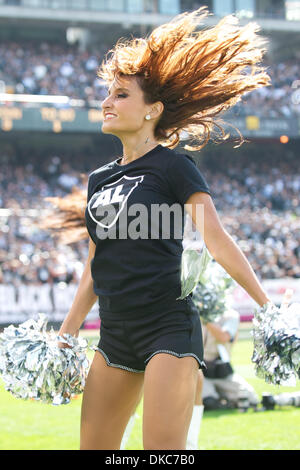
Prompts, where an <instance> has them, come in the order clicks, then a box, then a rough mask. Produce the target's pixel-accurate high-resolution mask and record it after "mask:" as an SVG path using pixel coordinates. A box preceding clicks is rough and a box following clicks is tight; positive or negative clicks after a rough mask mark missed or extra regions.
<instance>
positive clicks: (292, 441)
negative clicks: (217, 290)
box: [0, 339, 300, 450]
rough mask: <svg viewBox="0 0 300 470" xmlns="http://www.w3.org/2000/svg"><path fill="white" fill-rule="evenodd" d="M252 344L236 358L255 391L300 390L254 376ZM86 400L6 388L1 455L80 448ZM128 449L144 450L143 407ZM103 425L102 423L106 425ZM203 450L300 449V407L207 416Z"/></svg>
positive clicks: (245, 343)
mask: <svg viewBox="0 0 300 470" xmlns="http://www.w3.org/2000/svg"><path fill="white" fill-rule="evenodd" d="M252 344H253V343H252V341H251V340H247V339H245V340H243V339H240V340H239V341H238V342H237V343H236V345H235V347H234V353H233V363H234V366H235V370H236V372H238V373H241V375H243V376H244V377H245V378H246V379H247V380H248V381H249V382H250V383H251V384H252V385H253V386H254V388H255V390H256V391H257V393H258V394H259V396H261V394H262V393H263V392H270V393H272V394H278V393H283V392H294V391H296V390H300V385H299V382H298V383H297V387H277V386H271V385H268V384H266V383H265V382H264V381H263V380H261V379H258V378H257V377H256V376H255V374H254V368H253V365H252V363H251V355H252ZM80 406H81V396H80V397H79V398H77V399H74V400H73V401H72V402H71V403H70V404H68V405H61V406H53V405H46V404H43V403H39V402H34V401H25V400H20V399H16V398H14V397H13V396H12V395H11V394H10V393H8V392H7V391H6V390H5V389H4V387H3V385H2V382H1V385H0V449H1V450H16V449H18V450H21V449H26V450H38V449H42V450H72V449H75V450H76V449H78V447H79V422H80ZM137 413H138V418H137V419H136V421H135V425H134V428H133V432H132V435H131V437H130V440H129V442H128V445H127V449H128V450H129V449H131V450H133V449H137V450H138V449H142V448H143V447H142V403H141V404H140V406H139V407H138V409H137ZM100 425H101V423H100ZM199 448H200V449H202V450H299V449H300V408H295V407H284V408H276V409H275V410H274V411H264V412H255V411H253V410H249V411H248V412H246V413H240V412H239V411H237V410H233V411H231V410H230V411H229V410H228V411H218V412H217V411H216V412H207V413H205V414H204V417H203V420H202V426H201V433H200V440H199Z"/></svg>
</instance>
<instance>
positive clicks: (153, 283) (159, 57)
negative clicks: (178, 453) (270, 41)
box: [56, 8, 269, 449]
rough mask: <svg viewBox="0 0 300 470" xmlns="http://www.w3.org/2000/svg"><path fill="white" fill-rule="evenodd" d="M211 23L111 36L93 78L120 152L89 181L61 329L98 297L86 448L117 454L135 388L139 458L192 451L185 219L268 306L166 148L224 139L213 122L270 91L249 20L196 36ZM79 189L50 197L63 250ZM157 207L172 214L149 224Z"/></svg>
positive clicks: (184, 21) (197, 19)
mask: <svg viewBox="0 0 300 470" xmlns="http://www.w3.org/2000/svg"><path fill="white" fill-rule="evenodd" d="M207 15H208V12H207V10H206V9H205V8H200V9H198V10H196V11H193V12H190V13H182V14H180V15H178V16H177V17H175V18H174V19H173V20H172V21H171V22H169V23H167V24H164V25H161V26H159V27H157V28H156V29H154V30H153V32H152V33H151V34H150V35H149V36H148V37H146V38H132V39H127V40H126V39H123V40H119V41H118V42H117V44H116V45H115V47H114V48H113V49H112V50H110V51H109V52H108V54H107V55H106V57H105V59H104V60H103V62H102V64H101V66H100V68H99V71H98V75H99V77H101V78H102V79H103V80H104V81H105V82H106V83H107V88H108V95H107V97H106V99H105V100H104V101H103V102H102V111H103V116H104V119H103V126H102V132H103V133H104V134H111V135H114V136H116V137H118V138H119V139H120V141H121V143H122V147H123V154H122V156H121V155H120V156H117V158H116V159H115V160H113V161H112V162H110V163H108V164H106V165H103V166H101V167H100V168H97V169H95V170H94V171H92V172H91V173H90V174H89V178H88V191H87V199H86V200H85V201H84V205H85V213H84V216H85V223H86V228H87V231H88V240H89V253H88V257H87V260H86V264H85V268H84V271H83V274H82V278H81V280H80V283H79V286H78V290H77V292H76V295H75V298H74V301H73V304H72V305H71V308H70V310H69V312H68V315H67V316H66V318H65V320H64V322H63V323H62V325H61V328H60V334H61V335H62V334H64V333H69V334H71V335H77V334H78V331H79V328H80V327H81V325H82V323H83V321H84V319H85V317H86V316H87V314H88V313H89V311H90V309H91V308H92V306H93V304H94V303H95V302H96V301H98V303H99V312H100V317H101V330H100V340H99V343H98V345H97V350H96V352H95V355H94V358H93V361H92V364H91V367H90V370H89V374H88V378H87V382H86V387H85V390H84V394H83V401H82V412H81V441H80V447H81V449H119V448H120V444H121V440H122V436H123V433H124V430H125V428H126V425H127V423H128V421H129V419H130V417H131V416H132V414H133V413H134V411H135V409H136V406H137V404H138V403H139V401H140V398H141V395H142V393H143V396H144V401H143V445H144V449H186V441H187V435H188V430H189V425H190V422H191V417H192V413H193V408H194V404H195V396H196V390H197V381H198V378H199V370H201V369H203V368H205V363H204V361H203V344H202V332H201V324H200V320H199V315H198V313H197V312H196V311H195V309H194V307H193V302H192V300H191V294H189V295H187V296H186V297H184V298H182V297H181V296H180V294H181V278H180V272H181V255H182V250H183V247H182V232H183V230H182V225H180V221H181V220H182V221H183V219H184V212H186V213H188V214H189V215H190V216H191V218H192V220H193V222H194V224H195V226H196V227H197V229H198V230H199V232H200V233H201V236H202V238H203V240H204V242H205V245H206V247H207V249H208V251H209V252H210V254H211V255H212V257H213V258H214V259H215V260H216V261H217V262H218V263H219V264H220V265H221V266H222V267H223V268H224V269H225V270H226V271H227V272H228V274H229V275H230V276H231V277H232V278H233V279H235V280H236V281H237V282H238V283H239V284H240V285H241V286H242V287H243V288H244V289H245V290H246V291H247V292H248V294H249V295H250V296H251V297H252V298H253V299H254V300H255V302H256V303H257V304H258V305H259V306H263V305H264V304H266V303H267V302H268V301H269V298H268V296H267V294H266V292H265V291H264V289H263V288H262V286H261V284H260V283H259V281H258V279H257V276H256V275H255V273H254V272H253V269H252V268H251V266H250V265H249V263H248V261H247V259H246V258H245V256H244V254H243V253H242V251H241V250H240V248H239V247H238V245H237V244H236V243H235V242H234V240H233V239H232V238H231V236H230V235H229V234H228V233H227V231H226V230H225V229H224V227H223V226H222V223H221V221H220V219H219V217H218V214H217V212H216V209H215V206H214V203H213V199H212V194H211V191H210V188H209V186H208V184H207V182H206V180H205V178H204V176H203V175H202V173H201V172H200V171H199V169H198V168H197V166H196V164H195V163H194V160H193V158H192V157H191V156H189V155H187V154H185V153H178V152H176V151H175V150H174V149H175V147H176V146H177V145H178V143H179V141H180V134H181V132H183V131H184V132H185V133H187V134H188V135H189V137H190V139H191V141H194V143H195V145H194V146H188V145H186V146H185V149H187V150H190V151H194V150H200V149H201V148H203V146H204V145H205V144H206V143H207V142H208V141H209V140H210V139H213V138H214V137H215V135H217V134H218V133H219V136H220V139H224V140H225V139H226V138H227V135H226V133H225V130H224V128H223V127H222V125H221V123H220V121H218V119H217V118H218V116H219V113H220V112H221V111H224V110H226V109H228V108H229V107H231V106H233V105H234V104H235V103H237V102H238V101H239V100H240V98H241V97H242V95H243V94H244V93H246V92H249V91H251V90H254V89H256V88H258V87H261V86H265V85H267V84H268V83H269V77H268V75H267V74H266V72H265V70H264V69H263V67H262V66H260V65H259V63H260V61H261V59H262V55H263V53H264V42H263V40H262V39H261V38H260V37H259V36H258V35H257V31H258V27H257V25H256V24H254V23H249V24H248V25H246V26H243V27H241V26H239V25H238V23H237V20H236V18H234V17H232V16H227V17H225V18H223V19H222V20H221V21H220V22H219V23H218V24H217V25H215V26H214V27H211V28H206V29H202V30H197V26H198V25H199V24H200V23H201V21H202V20H203V19H204V18H205V17H207ZM215 131H216V132H215ZM241 139H242V137H241ZM99 152H101V149H99ZM78 194H79V193H74V194H72V195H71V196H69V197H68V198H66V200H61V201H58V200H56V202H58V204H57V205H58V206H59V207H60V209H61V213H63V214H64V215H65V218H64V219H63V220H64V225H63V229H64V232H65V236H66V238H67V239H68V240H69V241H70V240H72V241H74V239H75V238H76V237H75V238H74V234H75V233H78V234H80V235H79V236H80V237H82V236H84V235H83V229H82V215H83V212H82V204H79V203H78V201H79V197H78ZM74 201H75V202H74ZM157 206H159V207H162V206H163V207H164V208H166V207H167V208H169V209H170V210H169V212H168V211H166V212H165V213H164V214H161V215H162V218H161V217H156V215H157V213H156V212H155V209H157ZM171 208H172V209H173V208H174V214H173V213H172V214H173V216H172V217H168V216H170V213H171ZM178 209H181V213H180V214H179V217H178ZM175 212H176V214H175ZM76 214H77V215H76ZM161 219H162V221H161ZM180 227H181V228H180ZM178 232H179V233H181V238H180V236H178ZM69 234H73V235H72V237H73V238H72V239H71V238H70V237H69ZM198 386H199V383H198ZM199 405H200V406H201V403H199Z"/></svg>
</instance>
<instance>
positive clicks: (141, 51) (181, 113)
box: [97, 7, 270, 150]
mask: <svg viewBox="0 0 300 470" xmlns="http://www.w3.org/2000/svg"><path fill="white" fill-rule="evenodd" d="M208 15H209V13H208V11H207V9H206V7H201V8H199V9H198V10H195V11H193V12H191V13H188V12H185V13H182V14H180V15H178V16H176V17H175V18H174V19H173V20H172V21H170V22H169V23H167V24H163V25H161V26H159V27H157V28H156V29H154V30H153V32H152V33H151V34H150V35H149V37H147V38H145V39H144V38H132V39H123V38H121V39H119V41H118V42H117V43H116V45H115V47H114V48H113V49H111V50H110V51H108V53H107V54H106V57H105V60H104V61H103V62H102V64H101V66H100V68H99V69H98V72H97V75H98V76H99V77H100V78H102V79H103V80H104V81H105V82H106V83H108V84H110V83H111V82H112V81H113V80H114V79H115V78H116V80H117V79H118V77H120V76H124V75H125V76H127V75H134V76H135V77H136V78H137V80H138V83H139V85H140V87H141V89H142V90H143V92H144V99H145V102H146V103H147V104H148V103H149V104H151V103H154V102H156V101H161V102H162V103H163V104H164V111H163V113H162V115H161V117H160V119H159V122H158V123H157V125H156V128H155V131H154V135H155V137H156V138H157V139H158V140H161V141H168V140H169V141H170V142H169V143H166V146H168V147H171V148H174V147H176V145H177V144H178V143H179V140H180V131H185V132H187V133H188V134H189V137H190V138H191V139H193V140H194V141H196V142H197V145H195V146H193V147H191V146H189V145H186V146H185V147H184V148H186V149H187V150H200V149H201V148H202V147H203V146H204V145H205V144H206V143H207V142H208V141H209V139H210V138H211V137H212V134H213V133H214V132H213V131H214V130H216V129H215V128H216V127H217V128H218V131H221V134H222V138H223V139H225V138H227V137H228V134H227V135H225V131H224V129H223V127H222V126H221V124H220V122H218V121H217V120H216V116H217V115H219V114H220V113H221V112H222V111H225V110H226V109H228V108H229V107H231V106H233V105H234V104H236V103H237V102H238V101H239V100H240V99H241V97H242V95H243V94H245V93H247V92H250V91H252V90H254V89H256V88H259V87H262V86H266V85H268V83H269V79H270V78H269V76H268V74H267V73H266V72H265V70H264V68H263V67H262V66H261V65H259V63H260V61H261V60H262V56H263V53H264V52H265V48H264V47H263V46H264V44H265V42H266V41H265V39H263V38H262V37H260V36H258V35H257V32H258V30H259V27H258V25H257V24H256V23H249V24H247V25H246V26H243V27H240V26H239V25H238V19H237V18H236V17H234V16H233V15H228V16H226V17H224V18H223V19H221V20H220V21H219V23H218V24H217V25H215V26H214V27H211V28H205V29H201V30H200V31H199V30H198V31H197V26H199V25H200V24H201V22H203V20H204V19H205V18H206V17H207V16H208Z"/></svg>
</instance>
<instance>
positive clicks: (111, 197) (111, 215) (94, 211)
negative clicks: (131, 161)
mask: <svg viewBox="0 0 300 470" xmlns="http://www.w3.org/2000/svg"><path fill="white" fill-rule="evenodd" d="M143 179H144V175H141V176H127V175H123V176H122V177H121V178H119V179H118V180H117V181H114V182H113V183H110V184H105V185H104V186H102V188H101V189H100V191H97V192H96V193H95V194H93V196H92V197H91V199H90V201H89V203H88V212H89V215H90V217H91V219H92V220H93V221H94V222H95V223H96V224H97V233H98V231H99V229H100V231H101V232H104V233H106V234H107V232H108V231H110V229H112V228H114V227H115V226H116V223H117V221H118V219H119V218H120V215H121V213H122V211H123V210H124V209H125V207H126V205H127V200H128V198H129V196H130V194H131V193H132V192H133V191H134V190H135V189H136V188H137V187H138V185H139V184H140V183H141V182H142V181H143Z"/></svg>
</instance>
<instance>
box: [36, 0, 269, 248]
mask: <svg viewBox="0 0 300 470" xmlns="http://www.w3.org/2000/svg"><path fill="white" fill-rule="evenodd" d="M208 15H209V12H208V10H207V8H206V7H201V8H199V9H197V10H195V11H193V12H184V13H181V14H180V15H177V16H176V17H175V18H174V19H173V20H172V21H170V22H169V23H166V24H163V25H161V26H158V27H157V28H155V29H154V30H153V31H152V33H151V34H150V35H149V36H148V37H146V38H131V39H126V38H121V39H119V40H118V41H117V43H116V45H115V47H114V48H113V49H111V50H109V51H108V52H107V54H106V56H105V58H104V60H103V62H102V64H101V65H100V67H99V69H98V71H97V75H98V76H99V77H100V78H102V79H103V80H104V81H105V82H106V83H107V85H109V84H110V83H111V82H112V81H113V80H114V79H115V78H116V79H118V77H120V76H127V75H134V76H135V77H136V78H137V80H138V83H139V85H140V87H141V89H142V90H143V92H144V99H145V102H146V103H149V104H151V103H154V102H156V101H161V102H162V103H163V104H164V110H163V113H162V115H161V117H160V119H159V121H158V122H157V124H156V127H155V130H154V135H155V137H156V138H157V140H158V141H160V142H162V144H163V145H165V146H167V147H170V148H175V147H176V146H177V145H178V143H179V141H180V133H181V132H182V131H185V132H186V133H188V136H189V138H190V141H191V142H194V143H195V145H193V146H191V145H188V144H186V145H185V146H184V148H185V149H187V150H191V151H195V150H200V149H201V148H203V147H204V146H205V145H206V144H207V142H208V141H209V140H210V139H212V140H216V139H217V140H219V139H221V140H225V139H227V138H228V136H229V134H228V133H226V132H225V130H224V127H223V123H222V120H221V119H220V118H219V116H220V114H221V113H222V112H224V111H225V110H227V109H228V108H230V107H232V106H233V105H235V104H236V103H237V102H238V101H239V100H240V99H241V97H242V96H243V95H244V94H245V93H247V92H250V91H252V90H254V89H256V88H259V87H262V86H266V85H268V84H269V81H270V77H269V76H268V74H267V73H266V71H265V69H264V67H263V66H262V65H261V60H262V57H263V54H264V52H265V44H266V41H265V39H264V38H262V37H260V36H259V35H258V34H257V33H258V31H259V26H258V25H257V24H256V23H253V22H250V23H248V24H247V25H245V26H239V24H238V19H237V18H236V17H234V16H233V15H228V16H226V17H224V18H222V19H221V20H220V21H219V22H218V23H217V24H216V25H215V26H213V27H206V28H202V29H200V30H197V27H199V26H200V25H201V23H203V20H204V19H205V18H206V17H207V16H208ZM240 138H241V142H240V143H242V141H243V138H242V136H241V135H240ZM74 191H75V192H74V193H72V194H71V195H68V196H66V197H65V198H63V200H62V199H61V198H52V199H53V200H54V202H55V204H56V213H57V212H60V214H61V218H60V220H61V223H62V224H63V231H62V229H61V230H60V234H62V233H63V232H70V231H73V236H72V240H73V241H74V238H75V239H76V237H77V236H78V237H81V238H82V233H83V232H82V231H81V232H80V230H81V229H82V226H84V225H85V221H84V215H83V214H84V210H83V207H84V206H85V204H86V193H85V194H84V197H83V194H82V196H81V198H82V199H81V205H80V204H79V199H80V197H79V199H78V195H79V193H78V192H76V190H74ZM47 199H48V200H51V198H47ZM75 202H76V203H75ZM79 206H80V208H79ZM76 214H77V215H76ZM47 223H48V225H47ZM47 223H46V226H45V224H44V226H43V228H51V229H54V230H55V228H54V227H53V226H51V219H49V218H48V221H47ZM86 236H87V232H86ZM61 237H62V235H61V236H60V237H59V238H60V239H62V238H61ZM64 238H65V240H67V241H68V239H69V240H70V238H69V237H68V236H64ZM70 243H71V242H70Z"/></svg>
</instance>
